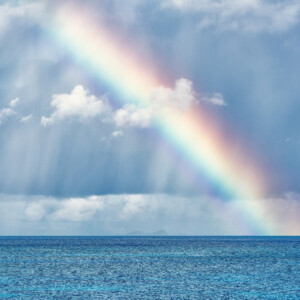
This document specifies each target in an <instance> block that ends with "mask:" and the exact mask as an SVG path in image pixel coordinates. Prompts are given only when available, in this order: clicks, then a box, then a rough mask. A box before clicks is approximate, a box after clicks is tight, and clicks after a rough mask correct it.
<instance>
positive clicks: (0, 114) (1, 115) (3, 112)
mask: <svg viewBox="0 0 300 300" xmlns="http://www.w3.org/2000/svg"><path fill="white" fill-rule="evenodd" d="M14 114H15V111H14V110H12V109H11V108H2V109H0V125H1V124H3V123H4V122H5V121H6V120H7V118H9V117H10V116H12V115H14Z"/></svg>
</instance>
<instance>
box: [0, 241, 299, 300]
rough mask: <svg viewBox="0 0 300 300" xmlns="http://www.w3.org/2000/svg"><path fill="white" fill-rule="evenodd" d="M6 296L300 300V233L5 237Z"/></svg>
mask: <svg viewBox="0 0 300 300" xmlns="http://www.w3.org/2000/svg"><path fill="white" fill-rule="evenodd" d="M0 299H300V237H194V236H193V237H186V236H185V237H175V236H172V237H165V236H163V237H150V236H144V237H118V236H114V237H81V236H80V237H75V236H74V237H0Z"/></svg>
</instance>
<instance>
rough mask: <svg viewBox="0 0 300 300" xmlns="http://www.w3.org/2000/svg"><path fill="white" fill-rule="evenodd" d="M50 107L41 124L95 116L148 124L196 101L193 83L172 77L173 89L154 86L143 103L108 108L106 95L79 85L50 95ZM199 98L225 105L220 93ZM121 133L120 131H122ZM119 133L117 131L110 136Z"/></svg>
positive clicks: (142, 125) (125, 124)
mask: <svg viewBox="0 0 300 300" xmlns="http://www.w3.org/2000/svg"><path fill="white" fill-rule="evenodd" d="M52 98H53V99H52V101H51V106H52V107H54V109H55V110H54V112H53V113H52V114H51V115H50V116H49V117H45V116H43V117H42V118H41V124H42V125H43V126H49V125H52V124H54V123H56V122H59V121H63V120H79V121H82V122H83V121H86V120H88V119H92V118H95V117H99V118H101V119H102V121H107V122H111V123H114V124H115V125H116V126H117V127H118V128H121V127H140V128H147V127H150V126H151V124H152V122H153V119H155V118H159V117H161V116H162V114H163V111H164V110H165V109H168V108H173V109H177V110H179V111H182V112H184V111H186V110H188V109H189V108H191V107H192V105H195V104H197V103H198V100H197V99H196V93H195V91H194V89H193V83H192V81H190V80H187V79H185V78H180V79H178V80H176V82H175V86H174V88H173V89H172V88H167V87H163V86H160V87H157V88H156V89H154V90H153V92H152V94H151V95H150V98H149V102H148V104H147V105H137V104H129V103H127V104H125V105H124V106H123V107H121V108H119V109H116V110H115V111H113V110H112V108H111V107H110V105H109V103H108V99H107V97H106V96H101V97H100V98H97V97H96V96H94V95H88V91H87V90H85V88H84V87H83V86H81V85H78V86H76V87H75V88H74V89H73V91H72V92H71V94H59V95H53V96H52ZM201 100H204V101H208V102H210V103H212V104H215V105H225V101H224V99H223V97H222V95H221V94H219V93H215V94H213V96H212V97H210V98H209V97H206V98H203V99H201ZM122 134H123V132H122ZM116 135H118V136H120V135H121V131H120V130H117V131H115V133H113V136H115V137H116Z"/></svg>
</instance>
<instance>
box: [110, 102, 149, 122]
mask: <svg viewBox="0 0 300 300" xmlns="http://www.w3.org/2000/svg"><path fill="white" fill-rule="evenodd" d="M113 119H114V122H115V123H116V125H117V127H123V126H131V127H148V126H149V125H150V122H151V119H152V111H151V109H149V108H144V107H139V106H137V105H134V104H127V105H125V106H124V107H122V108H120V109H118V110H117V111H116V112H115V114H114V116H113Z"/></svg>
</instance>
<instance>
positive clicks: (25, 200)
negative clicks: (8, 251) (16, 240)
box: [0, 0, 300, 235]
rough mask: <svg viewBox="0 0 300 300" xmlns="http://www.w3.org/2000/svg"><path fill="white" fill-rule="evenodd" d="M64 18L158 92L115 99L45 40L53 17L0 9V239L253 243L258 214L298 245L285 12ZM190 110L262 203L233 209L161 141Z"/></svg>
mask: <svg viewBox="0 0 300 300" xmlns="http://www.w3.org/2000/svg"><path fill="white" fill-rule="evenodd" d="M64 5H65V4H64ZM68 5H70V7H76V8H77V9H78V8H80V12H81V14H82V15H85V14H87V15H88V16H89V17H90V18H91V19H92V23H93V25H95V28H96V29H97V26H99V28H100V27H101V28H105V29H107V32H110V33H112V34H115V35H116V36H118V39H119V41H121V42H122V43H123V45H124V48H126V49H127V50H128V49H133V50H134V53H133V52H132V53H131V55H133V54H134V57H136V59H137V60H138V59H141V58H142V59H144V60H141V61H147V62H148V64H145V66H146V65H150V67H151V70H148V69H146V70H143V72H149V74H150V72H152V71H153V70H156V72H158V73H159V75H161V77H163V78H164V81H163V82H161V83H159V84H158V85H156V86H155V88H154V89H153V90H152V91H151V93H150V94H149V97H148V99H147V102H145V103H143V102H140V103H137V102H135V101H133V100H134V99H130V97H124V98H123V97H122V94H120V93H119V92H118V91H117V89H116V88H115V87H114V86H113V85H111V84H110V83H109V81H107V80H106V79H105V78H104V77H105V74H101V76H103V78H102V79H103V80H102V79H101V77H99V76H95V74H96V73H95V71H94V70H93V66H92V65H89V66H87V67H86V66H85V64H87V62H86V60H83V59H81V57H79V56H73V55H72V54H70V53H72V49H68V47H67V45H68V44H64V42H63V41H60V40H59V39H57V38H55V32H54V31H53V28H51V26H52V25H51V24H53V22H54V21H53V19H55V16H56V14H58V13H59V11H60V10H61V7H62V6H63V4H60V3H57V2H56V1H51V0H47V1H46V0H45V1H23V2H10V1H5V2H3V3H2V4H1V5H0V16H2V18H0V19H1V21H0V43H1V47H0V53H1V54H0V57H1V58H0V66H1V68H0V77H1V78H0V79H1V80H0V141H1V148H0V169H1V170H2V171H1V173H0V192H1V194H0V206H1V207H3V211H6V213H5V216H3V221H1V228H2V232H1V233H0V234H4V235H5V234H18V235H20V234H56V233H57V234H77V233H78V234H89V232H92V234H126V233H127V232H130V231H135V230H140V229H141V230H142V231H143V232H154V231H158V230H161V229H163V230H165V231H166V232H167V233H169V234H261V233H264V232H262V231H260V229H259V228H258V227H256V226H255V223H256V222H257V221H255V218H254V219H253V218H252V217H250V216H249V215H248V214H247V211H248V210H253V211H255V210H258V211H259V212H260V222H263V221H262V220H266V223H267V222H269V223H270V224H272V228H273V229H272V230H273V231H272V232H273V233H275V234H299V231H297V230H298V229H297V228H299V226H298V225H299V223H298V222H299V221H297V214H298V213H299V212H300V206H299V202H300V197H299V196H298V195H299V194H300V186H299V183H298V178H299V167H300V165H299V164H300V161H299V158H298V153H299V147H300V132H299V128H300V126H299V124H298V123H299V118H298V115H297V111H299V108H300V107H299V106H300V102H299V99H298V97H299V92H300V91H299V89H300V87H299V85H298V80H297V79H298V78H299V75H300V69H299V67H298V66H297V63H295V62H297V58H298V56H299V52H300V40H299V38H298V36H299V34H298V33H299V30H300V25H299V21H300V4H298V2H297V1H292V0H290V1H277V2H272V1H267V0H252V1H242V2H241V1H227V0H222V1H213V0H212V1H208V0H203V1H193V0H187V1H180V0H165V1H149V2H142V1H133V0H132V1H128V2H126V3H124V2H122V1H119V0H114V1H102V2H101V3H100V2H99V1H90V2H89V3H82V2H80V1H76V0H72V1H68V2H67V6H68ZM65 22H68V20H65ZM53 27H54V25H53ZM78 38H80V35H79V36H78ZM122 43H121V44H120V45H122ZM70 45H71V44H70ZM108 45H110V41H108ZM90 46H91V45H86V47H90ZM107 47H108V46H107ZM109 47H110V46H109ZM113 50H114V49H113ZM119 51H120V53H122V48H120V49H119ZM120 55H121V54H120ZM116 57H117V56H116ZM117 62H118V61H117ZM119 62H121V63H122V64H123V65H124V66H130V65H127V62H126V61H125V62H123V60H122V59H121V58H120V60H119ZM149 62H150V63H151V64H149ZM123 65H122V66H123ZM141 65H142V64H141ZM100 66H101V65H100ZM105 67H106V65H105ZM112 68H113V67H112ZM114 68H118V66H116V67H114ZM152 68H153V70H152ZM107 72H109V71H107ZM112 72H116V71H115V70H113V71H112ZM125 73H126V72H125ZM128 74H134V72H133V73H130V70H128ZM108 76H112V75H108ZM113 76H114V75H113ZM128 76H129V75H128ZM129 80H130V78H126V80H125V78H124V81H125V82H129V83H130V81H129ZM120 82H122V78H120ZM123 94H124V93H123ZM198 108H200V109H201V110H203V112H205V114H207V115H208V116H210V117H208V118H207V121H208V122H209V123H207V126H205V127H204V130H205V128H206V129H207V132H208V133H207V136H208V137H209V134H210V128H211V127H212V124H211V123H214V125H213V127H216V128H217V131H218V134H219V135H220V136H222V139H225V140H226V143H228V145H230V148H231V152H232V153H231V155H232V157H238V159H240V158H241V157H242V158H243V159H244V157H245V155H244V156H243V155H242V156H241V154H242V153H241V152H243V151H244V149H247V150H249V154H250V153H251V154H252V156H253V157H254V158H255V160H256V158H257V160H256V162H258V163H259V165H260V166H259V167H260V169H261V170H262V171H263V172H262V173H263V174H264V176H266V177H267V178H265V181H266V182H267V184H268V191H267V194H266V195H263V197H261V198H256V199H250V200H249V199H248V200H247V201H248V202H247V205H245V206H244V207H243V208H242V207H241V206H243V202H242V201H241V203H240V202H238V201H237V199H234V198H233V197H231V196H230V195H228V194H226V195H225V194H224V192H223V190H222V189H221V188H220V187H219V186H218V185H217V184H216V183H215V182H213V181H212V179H211V178H210V177H207V174H208V172H206V171H203V173H201V172H200V173H199V170H197V172H195V170H194V169H193V166H192V165H191V164H190V163H187V161H186V158H185V157H184V155H182V154H181V152H180V151H178V149H174V148H175V147H174V146H172V144H170V143H169V142H168V141H167V140H165V138H164V137H165V136H164V135H160V134H159V131H160V130H162V129H160V126H161V122H162V120H164V118H165V117H166V113H165V111H167V112H168V111H171V112H172V111H173V110H174V111H176V114H177V112H178V113H179V115H178V116H177V117H176V118H179V119H180V118H181V117H180V115H181V114H182V115H183V116H184V115H185V114H186V112H187V111H190V110H194V111H197V109H198ZM179 119H178V120H179ZM205 121H206V119H205ZM187 128H190V127H188V126H186V127H184V126H183V127H182V128H176V130H175V131H174V132H173V133H172V134H173V135H174V136H175V135H176V131H178V130H180V131H182V130H188V129H187ZM168 130H169V129H168ZM181 134H182V133H181ZM185 134H186V135H189V134H190V132H185ZM195 136H196V135H195ZM203 136H204V135H203ZM208 137H207V139H209V138H208ZM212 138H213V137H212ZM212 145H213V144H212ZM220 151H221V150H220ZM203 153H205V152H203ZM247 153H248V152H247ZM247 155H248V154H247ZM202 159H203V160H205V158H202ZM224 160H225V158H224ZM228 160H230V159H229V158H228ZM249 161H252V158H250V157H249ZM244 163H245V164H241V166H242V165H245V166H246V165H247V164H248V162H246V161H245V162H244ZM213 167H214V166H212V169H213ZM244 171H245V170H242V169H240V176H242V175H243V174H244ZM237 175H238V174H237ZM237 177H238V176H237ZM228 180H229V179H228ZM291 195H292V196H291ZM251 201H252V202H251ZM161 215H163V216H164V220H163V221H159V219H160V216H161ZM113 216H115V219H114V218H113ZM232 220H235V221H232ZM55 222H58V224H59V225H55V224H54V223H55ZM73 223H76V226H75V227H72V226H73V225H72V224H73ZM283 223H286V224H285V225H282V224H283ZM66 224H69V225H66ZM153 224H156V225H155V226H154V225H153ZM182 224H185V225H186V229H185V230H182ZM241 224H243V225H241ZM60 226H61V227H63V228H60ZM119 227H121V228H124V230H121V231H120V230H119ZM154 227H155V228H154ZM260 227H261V224H260ZM270 232H271V231H270Z"/></svg>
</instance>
